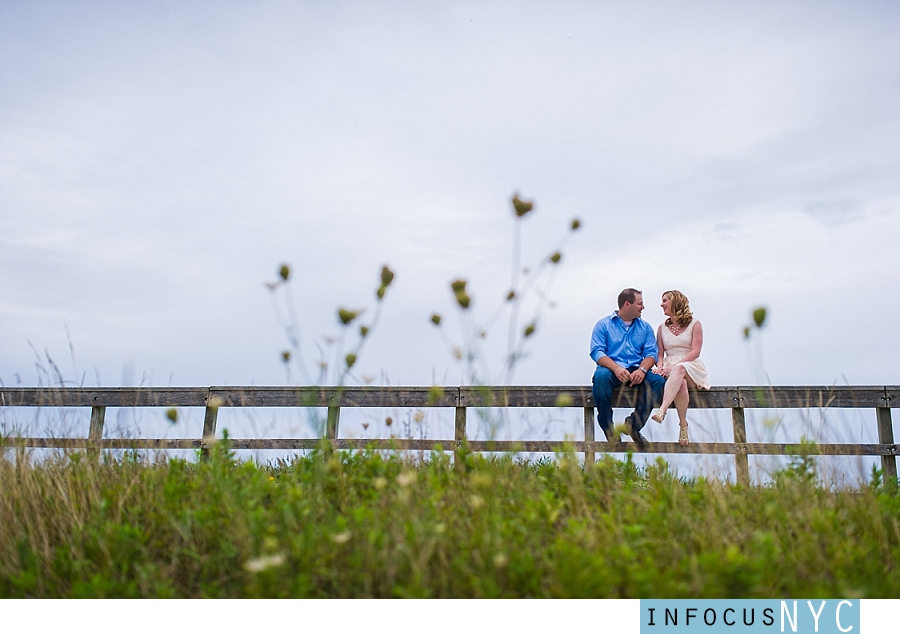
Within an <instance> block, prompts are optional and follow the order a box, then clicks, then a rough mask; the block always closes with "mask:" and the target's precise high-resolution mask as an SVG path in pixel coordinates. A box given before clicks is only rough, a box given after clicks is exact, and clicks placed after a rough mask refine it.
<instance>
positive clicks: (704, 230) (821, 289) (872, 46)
mask: <svg viewBox="0 0 900 634" xmlns="http://www.w3.org/2000/svg"><path fill="white" fill-rule="evenodd" d="M898 33H900V5H898V4H897V3H894V2H823V1H816V2H784V1H778V2H758V1H755V2H745V3H722V2H583V3H581V2H543V3H525V2H515V3H512V2H510V3H500V2H472V3H465V2H446V3H438V2H436V3H420V2H411V3H400V2H387V3H372V2H359V3H338V2H185V1H178V2H155V1H149V2H139V3H138V2H132V3H123V2H90V1H83V2H77V3H74V2H39V1H31V2H16V1H11V0H4V1H3V2H2V3H0V381H2V382H3V383H4V384H6V385H15V384H17V383H20V382H21V384H23V385H35V384H36V383H37V382H38V381H39V379H40V376H39V372H38V371H37V370H36V367H35V362H36V361H38V359H37V357H36V353H35V350H37V352H38V354H39V355H41V357H43V355H44V354H45V351H46V352H48V353H49V354H50V356H51V357H52V358H53V359H54V361H55V362H56V363H57V364H58V365H59V367H60V370H61V371H62V373H63V374H64V375H65V377H66V379H68V380H73V381H75V382H81V381H82V380H83V381H84V383H85V384H87V385H97V384H98V383H99V384H102V385H106V386H118V385H137V384H140V383H143V384H145V385H147V384H149V385H169V384H171V385H244V384H256V385H267V384H279V383H284V382H285V381H286V376H285V371H284V367H283V365H282V363H281V361H280V353H281V351H282V350H283V349H284V348H285V347H286V341H285V336H284V333H283V331H282V330H281V329H280V327H279V324H278V320H277V318H276V312H275V310H274V309H273V306H272V303H271V301H270V300H271V297H270V292H269V290H267V288H266V287H265V283H266V282H272V281H275V279H276V278H277V270H278V267H279V266H280V265H281V263H282V262H287V263H289V264H291V266H292V267H293V271H294V276H293V279H292V282H293V292H294V295H295V299H296V303H297V308H298V321H299V324H300V326H301V337H302V346H303V355H304V357H305V358H306V359H307V361H310V360H312V359H314V358H315V357H316V355H317V352H316V348H315V346H314V342H315V341H320V342H321V341H324V339H323V338H324V337H331V336H335V335H336V334H337V332H338V325H337V318H336V309H337V308H338V307H340V306H346V307H347V308H366V309H367V312H366V313H364V318H368V317H371V316H372V314H373V312H372V311H373V308H374V304H375V301H374V296H373V292H374V290H375V287H376V286H377V283H378V273H379V271H380V269H381V266H382V265H383V264H389V265H390V267H391V268H392V269H393V270H394V271H396V279H395V281H394V284H393V285H392V287H391V288H390V289H389V291H388V293H387V297H386V298H385V302H384V306H383V313H382V315H381V321H380V323H379V324H378V326H377V328H375V329H374V330H373V332H372V334H371V339H370V341H369V343H368V347H367V348H366V349H365V350H364V351H363V354H361V355H360V360H359V363H358V366H357V367H356V368H354V369H355V370H356V372H355V375H356V377H357V378H358V379H359V380H362V377H374V380H375V382H376V383H386V382H390V383H392V384H403V385H416V384H419V385H427V384H431V383H432V382H433V381H436V382H437V383H443V384H450V385H452V384H457V383H459V382H460V381H462V380H463V374H462V372H461V369H460V366H459V365H458V364H457V363H456V361H455V360H454V358H453V355H452V353H451V345H449V344H448V341H449V342H451V343H452V342H454V341H459V340H460V337H461V335H460V331H459V322H458V320H457V319H456V317H455V312H456V311H455V310H454V304H453V298H452V295H451V293H450V289H449V283H450V281H451V280H453V279H455V278H457V277H461V278H465V279H467V280H468V281H469V282H468V284H469V287H468V288H469V292H470V294H471V296H472V298H473V303H472V309H471V310H472V317H473V320H474V323H475V324H476V326H477V325H478V324H483V323H484V322H486V321H487V319H488V318H489V316H490V315H491V313H492V312H493V310H494V308H496V307H497V306H498V305H500V304H501V303H502V299H503V297H504V296H505V294H506V292H507V290H508V288H509V284H510V262H511V257H512V244H513V240H512V236H513V225H514V219H513V214H512V210H511V206H510V203H509V199H510V197H511V195H512V194H513V193H514V192H516V191H518V192H520V194H521V195H522V196H523V197H525V198H529V199H533V200H534V201H535V211H534V212H533V213H532V214H531V215H530V216H528V217H526V218H525V219H523V221H522V231H523V238H524V240H523V263H525V264H531V265H533V264H535V263H537V262H539V261H540V260H541V258H546V256H547V255H548V254H549V253H551V252H552V251H553V249H554V248H555V246H556V244H557V243H558V241H559V240H560V239H562V238H563V237H564V236H566V235H567V233H568V231H567V228H568V224H569V222H570V221H571V219H572V218H574V217H578V218H580V219H581V221H582V223H583V226H582V228H581V230H580V231H578V232H575V233H571V235H570V236H569V238H570V239H569V242H567V243H566V244H565V247H564V248H563V259H562V261H561V262H560V264H559V268H558V269H557V277H556V282H555V285H554V286H553V288H552V296H551V298H552V300H553V302H554V306H555V307H554V308H552V309H547V310H545V311H544V312H543V313H542V315H541V319H540V321H539V322H538V328H537V333H536V334H535V336H534V338H533V339H532V340H531V344H530V346H529V347H528V352H529V353H530V355H529V356H528V357H527V358H526V359H524V360H523V361H522V362H521V364H520V365H519V366H518V368H517V371H516V374H515V376H514V379H513V382H515V383H523V384H548V385H552V384H565V385H568V384H588V383H589V382H590V377H591V373H592V362H591V360H590V358H589V357H588V347H589V340H590V333H591V328H592V327H593V325H594V323H595V322H596V321H597V320H598V319H599V318H601V317H603V316H605V315H607V314H609V313H610V312H612V310H613V309H614V308H615V299H616V295H617V293H618V291H619V290H621V289H622V288H623V287H626V286H635V287H637V288H639V289H642V290H643V291H644V294H645V300H646V304H647V310H646V311H645V313H644V316H645V318H646V319H648V320H649V321H650V322H651V323H652V324H653V325H654V326H655V325H656V324H658V323H660V321H661V320H662V313H661V310H660V309H659V296H660V294H661V293H662V292H663V291H665V290H668V289H671V288H677V289H680V290H682V291H684V292H685V293H686V294H687V295H688V297H689V298H690V300H691V305H692V307H693V310H694V313H695V315H696V317H697V318H699V319H700V320H701V321H702V323H703V325H704V329H705V331H706V341H705V347H704V350H703V358H704V359H705V360H706V363H707V365H708V367H709V370H710V377H711V380H712V383H713V384H718V385H734V384H748V383H756V382H759V381H760V380H766V379H765V377H766V376H767V377H768V380H770V381H771V382H772V383H774V384H781V385H798V384H832V383H846V382H849V383H851V384H877V385H883V384H894V385H896V384H898V383H900V372H898V369H897V368H898V365H897V362H898V358H900V343H898V341H900V337H898V320H897V315H898V312H900V299H898V293H897V288H898V280H900V275H898V273H900V265H898V259H897V254H896V251H897V245H898V242H900V37H898V36H897V34H898ZM759 305H765V306H767V307H768V309H769V320H768V323H767V324H766V326H765V329H764V331H763V332H762V333H761V334H762V341H761V345H760V346H759V347H756V346H755V345H748V344H747V343H746V342H745V341H744V339H743V337H742V334H741V330H742V328H743V326H744V325H746V324H747V323H749V321H750V311H751V310H752V309H753V308H755V307H757V306H759ZM435 311H437V312H439V313H441V314H442V315H444V317H445V321H444V325H443V326H442V328H443V330H444V335H443V337H442V336H441V334H440V332H439V331H438V329H436V328H435V327H434V326H432V324H431V323H430V321H429V316H430V315H431V313H432V312H435ZM506 325H507V320H506V319H505V318H504V319H502V320H500V321H499V322H497V323H495V324H494V325H492V326H491V328H489V329H488V337H487V340H486V345H487V348H485V352H484V353H483V354H484V357H485V361H486V362H487V364H488V370H486V371H485V375H486V377H487V378H489V379H494V378H495V377H497V376H499V377H501V378H502V365H503V354H504V350H505V345H506V330H505V328H506ZM523 326H524V322H523V323H521V324H520V328H521V327H523ZM67 333H68V334H67ZM70 341H71V345H72V347H73V349H74V354H72V353H71V352H70ZM323 345H324V346H325V347H327V344H323ZM760 351H761V352H762V358H761V359H760V354H759V353H760ZM44 363H45V365H46V362H44ZM309 365H310V366H311V365H313V364H312V363H311V362H310V363H309ZM297 379H298V373H297V372H296V371H295V372H294V373H293V374H292V380H294V381H296V380H297ZM350 382H351V383H353V382H354V381H352V380H351V381H350Z"/></svg>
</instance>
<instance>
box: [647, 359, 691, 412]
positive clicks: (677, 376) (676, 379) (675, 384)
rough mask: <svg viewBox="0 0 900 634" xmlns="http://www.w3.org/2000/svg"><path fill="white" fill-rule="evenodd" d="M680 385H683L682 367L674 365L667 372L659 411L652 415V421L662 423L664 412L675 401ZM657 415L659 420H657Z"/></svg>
mask: <svg viewBox="0 0 900 634" xmlns="http://www.w3.org/2000/svg"><path fill="white" fill-rule="evenodd" d="M682 383H684V366H680V365H676V366H675V367H674V368H672V370H671V372H669V376H668V378H667V379H666V389H665V390H663V397H662V403H660V405H659V411H658V412H657V413H656V414H654V415H653V420H655V421H656V422H658V423H661V422H662V419H663V418H665V416H666V410H668V409H669V406H670V405H671V404H672V403H673V402H674V401H675V397H676V396H677V395H678V391H679V390H680V389H681V384H682ZM657 415H658V416H659V418H657Z"/></svg>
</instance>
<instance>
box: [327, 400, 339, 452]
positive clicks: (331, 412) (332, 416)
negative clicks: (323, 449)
mask: <svg viewBox="0 0 900 634" xmlns="http://www.w3.org/2000/svg"><path fill="white" fill-rule="evenodd" d="M340 424H341V407H340V405H331V406H330V407H329V408H328V419H327V421H326V422H325V437H326V438H327V439H328V440H330V441H331V442H332V443H334V442H335V441H336V440H337V437H338V427H339V426H340Z"/></svg>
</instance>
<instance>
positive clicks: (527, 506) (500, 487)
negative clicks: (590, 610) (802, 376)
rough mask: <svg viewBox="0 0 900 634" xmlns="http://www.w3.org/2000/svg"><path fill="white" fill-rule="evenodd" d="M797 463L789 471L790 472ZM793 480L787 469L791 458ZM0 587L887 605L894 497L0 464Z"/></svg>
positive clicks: (306, 465) (385, 458) (414, 472)
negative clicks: (847, 600)
mask: <svg viewBox="0 0 900 634" xmlns="http://www.w3.org/2000/svg"><path fill="white" fill-rule="evenodd" d="M798 466H799V465H798ZM794 471H795V472H797V471H799V473H794V475H795V476H796V475H800V476H802V475H803V472H802V470H798V469H795V470H794ZM0 486H2V490H3V491H4V495H3V496H2V498H0V596H3V597H625V598H636V597H705V598H724V597H760V598H761V597H782V596H843V597H873V598H874V597H894V596H897V595H898V593H900V573H898V556H900V505H898V499H900V498H898V497H897V496H896V495H894V494H893V492H894V491H893V490H892V491H885V488H884V487H881V486H870V487H865V488H863V489H861V490H845V491H837V490H829V489H825V488H821V487H819V486H817V485H816V483H815V479H814V478H806V477H787V476H786V477H783V478H779V482H778V484H777V486H772V487H768V488H744V487H738V486H733V485H728V484H723V483H719V482H716V481H708V480H705V479H703V478H693V479H680V478H678V477H677V476H676V475H675V474H673V473H672V471H671V470H670V469H669V468H668V467H667V465H666V464H665V462H664V461H662V460H661V459H660V460H659V461H657V463H656V464H654V465H651V466H650V467H648V468H647V469H646V470H641V469H638V468H637V467H636V465H635V464H634V463H633V462H632V461H631V460H630V456H629V458H628V459H626V460H624V461H616V460H614V459H612V458H610V457H605V458H604V459H603V460H602V461H600V462H599V463H597V464H596V466H595V467H593V468H591V469H588V470H584V469H583V468H582V466H581V465H580V464H579V463H578V461H577V459H576V457H575V456H574V455H573V454H571V453H563V454H560V455H559V456H558V457H557V460H555V461H549V460H546V461H539V462H536V463H520V462H516V461H514V460H513V459H512V458H510V457H503V458H488V457H484V456H481V455H477V454H465V455H464V456H463V457H462V458H460V459H459V463H458V464H456V465H454V464H453V462H452V461H451V459H450V457H449V456H448V455H446V454H443V453H434V454H427V455H425V456H423V457H422V458H421V459H420V460H417V461H412V460H409V459H404V458H401V457H399V456H398V455H394V454H387V453H381V452H357V453H342V452H334V451H330V450H329V449H328V448H327V447H326V446H325V445H323V449H322V450H320V451H314V452H312V453H311V454H309V455H307V456H305V457H298V458H296V459H294V460H291V461H279V462H277V463H276V464H271V465H266V466H260V465H257V464H255V463H253V462H241V461H238V460H235V458H234V456H233V455H232V453H231V452H230V451H229V450H228V445H227V442H220V443H217V444H216V445H215V447H214V449H213V450H212V451H211V455H210V457H209V459H208V460H205V461H199V462H197V463H193V462H188V461H184V460H178V459H170V460H160V461H157V462H146V461H144V460H143V459H142V458H141V457H140V456H138V455H136V454H127V455H125V456H124V457H122V458H121V459H112V458H110V457H108V456H104V457H103V458H101V459H100V460H98V459H97V457H96V456H94V457H91V456H90V455H89V454H82V453H72V454H69V455H65V456H59V457H58V458H55V459H52V460H45V461H43V462H41V463H32V462H30V461H29V460H28V458H27V456H26V455H25V454H24V453H22V452H19V453H18V454H17V455H7V457H5V458H3V459H0Z"/></svg>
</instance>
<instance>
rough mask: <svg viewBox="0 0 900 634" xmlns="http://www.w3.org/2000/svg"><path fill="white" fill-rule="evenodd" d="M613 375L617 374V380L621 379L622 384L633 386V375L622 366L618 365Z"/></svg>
mask: <svg viewBox="0 0 900 634" xmlns="http://www.w3.org/2000/svg"><path fill="white" fill-rule="evenodd" d="M613 374H615V375H616V378H617V379H619V380H620V381H621V382H622V383H628V384H631V380H632V374H631V372H629V371H628V370H626V369H625V368H623V367H622V366H620V365H617V366H616V369H615V370H613Z"/></svg>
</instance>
